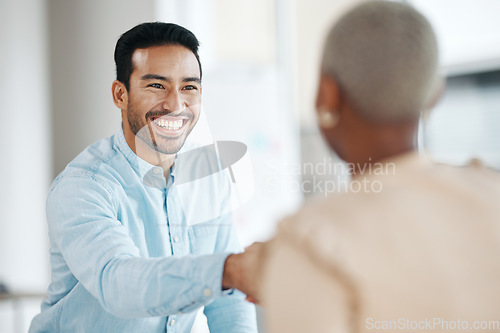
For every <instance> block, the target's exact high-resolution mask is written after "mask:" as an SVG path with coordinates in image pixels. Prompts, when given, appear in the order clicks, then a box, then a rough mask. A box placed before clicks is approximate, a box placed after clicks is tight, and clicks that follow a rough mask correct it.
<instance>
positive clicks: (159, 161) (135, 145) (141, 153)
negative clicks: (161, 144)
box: [125, 134, 176, 178]
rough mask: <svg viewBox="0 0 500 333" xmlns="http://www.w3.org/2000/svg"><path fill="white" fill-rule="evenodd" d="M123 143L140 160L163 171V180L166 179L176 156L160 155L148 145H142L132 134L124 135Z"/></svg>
mask: <svg viewBox="0 0 500 333" xmlns="http://www.w3.org/2000/svg"><path fill="white" fill-rule="evenodd" d="M125 141H127V144H128V146H129V147H130V149H131V150H132V151H133V152H134V153H135V154H136V155H137V156H138V157H140V158H141V159H143V160H144V161H146V162H148V163H149V164H151V165H156V166H159V167H161V168H162V169H163V173H164V175H165V178H168V175H169V172H170V168H171V167H172V165H173V164H174V161H175V156H176V154H162V153H160V152H158V151H157V150H155V149H153V148H151V147H150V146H149V145H147V144H146V143H144V142H143V141H142V140H140V139H136V136H135V135H133V134H130V135H125Z"/></svg>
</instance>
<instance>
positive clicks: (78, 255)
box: [47, 175, 228, 318]
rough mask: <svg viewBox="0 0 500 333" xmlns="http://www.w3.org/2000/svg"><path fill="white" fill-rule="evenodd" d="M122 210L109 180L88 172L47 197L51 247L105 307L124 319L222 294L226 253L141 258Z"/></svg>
mask: <svg viewBox="0 0 500 333" xmlns="http://www.w3.org/2000/svg"><path fill="white" fill-rule="evenodd" d="M118 214H119V212H118V206H117V203H116V199H115V198H114V197H113V195H112V194H111V191H110V190H109V189H108V188H107V186H106V183H105V182H102V181H99V179H96V178H90V177H88V176H86V175H79V176H69V177H65V178H64V179H62V180H60V181H59V182H58V183H57V185H55V187H54V188H53V189H52V191H51V193H50V194H49V197H48V200H47V218H48V223H49V234H50V238H51V240H52V244H53V245H54V247H55V248H54V249H52V250H53V251H59V252H60V253H61V255H62V257H63V258H64V261H65V263H66V264H67V265H68V267H69V269H70V271H71V274H73V275H74V276H75V277H76V279H77V280H78V281H79V282H81V283H82V285H83V286H84V287H85V289H86V290H87V291H89V292H90V293H91V294H92V295H93V296H94V297H95V298H96V299H97V300H98V301H99V303H100V304H101V305H102V306H103V308H104V309H105V310H106V311H108V312H110V313H111V314H113V315H116V316H120V317H126V318H131V317H145V316H167V315H170V314H176V313H179V312H188V311H193V310H195V309H196V308H198V307H200V306H203V305H206V304H207V303H209V302H210V301H212V300H214V299H216V298H218V297H219V296H220V295H221V294H222V290H221V284H222V282H221V281H222V271H223V267H224V263H225V260H226V257H227V255H228V253H217V254H213V255H205V256H199V257H183V258H177V257H162V258H145V257H141V254H140V253H139V249H138V248H137V247H136V246H135V244H134V243H133V241H132V240H131V239H130V237H129V236H128V233H129V230H127V227H126V226H124V225H122V224H121V222H120V221H119V219H118Z"/></svg>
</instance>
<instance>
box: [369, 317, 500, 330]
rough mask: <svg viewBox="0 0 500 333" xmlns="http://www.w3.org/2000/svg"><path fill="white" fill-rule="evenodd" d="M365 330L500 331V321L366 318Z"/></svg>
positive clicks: (439, 318)
mask: <svg viewBox="0 0 500 333" xmlns="http://www.w3.org/2000/svg"><path fill="white" fill-rule="evenodd" d="M365 328H366V329H367V330H374V331H377V332H379V331H384V330H393V331H394V330H401V331H405V332H407V331H438V332H446V331H454V332H455V331H464V330H466V331H475V330H499V329H500V320H462V319H453V320H449V319H445V318H442V317H434V318H424V319H421V320H414V319H409V318H403V317H401V318H397V319H393V320H376V319H374V318H366V320H365Z"/></svg>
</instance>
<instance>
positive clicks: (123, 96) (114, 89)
mask: <svg viewBox="0 0 500 333" xmlns="http://www.w3.org/2000/svg"><path fill="white" fill-rule="evenodd" d="M111 93H112V94H113V103H115V105H116V107H117V108H119V109H120V110H126V109H127V106H128V91H127V88H126V87H125V85H124V84H123V83H122V82H120V81H118V80H114V81H113V84H112V85H111Z"/></svg>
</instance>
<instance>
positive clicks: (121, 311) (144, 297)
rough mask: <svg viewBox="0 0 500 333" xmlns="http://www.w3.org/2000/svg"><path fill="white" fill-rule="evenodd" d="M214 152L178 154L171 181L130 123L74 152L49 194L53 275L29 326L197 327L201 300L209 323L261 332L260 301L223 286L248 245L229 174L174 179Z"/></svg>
mask: <svg viewBox="0 0 500 333" xmlns="http://www.w3.org/2000/svg"><path fill="white" fill-rule="evenodd" d="M184 156H188V154H186V155H184ZM207 159H209V158H207V157H206V156H203V154H196V155H193V154H192V156H191V158H187V159H184V160H183V161H184V162H181V161H178V160H176V162H175V163H174V166H173V168H172V169H171V172H170V177H169V179H168V180H167V179H165V177H164V174H163V170H162V169H161V168H160V167H156V166H153V165H150V164H148V163H147V162H145V161H144V160H142V159H140V158H138V157H137V155H135V153H134V152H133V151H132V150H131V149H130V148H129V146H128V144H127V142H126V141H125V138H124V136H123V132H122V130H120V131H119V132H118V133H117V134H115V135H113V136H112V137H110V138H108V139H103V140H100V141H98V142H96V143H95V144H93V145H91V146H90V147H88V148H87V149H86V150H84V151H83V152H82V153H81V154H80V155H79V156H78V157H76V158H75V159H74V160H73V161H72V162H71V163H70V164H69V165H68V166H67V167H66V169H65V170H64V171H63V172H62V173H61V174H60V175H59V176H58V177H57V178H56V179H55V181H54V183H53V184H52V187H51V190H50V193H49V196H48V199H47V220H48V224H49V238H50V262H51V267H52V281H51V284H50V286H49V288H48V297H47V299H46V300H44V302H43V304H42V308H41V313H40V314H38V315H37V316H36V317H35V318H34V319H33V321H32V324H31V327H30V332H52V333H54V332H71V333H75V332H92V333H96V332H104V333H112V332H120V333H123V332H148V333H152V332H169V333H170V332H179V333H180V332H186V333H189V332H190V330H191V327H192V325H193V322H194V319H195V315H196V310H197V309H199V308H200V307H202V306H205V309H204V313H205V315H206V316H207V319H208V324H209V327H210V331H211V332H220V333H230V332H256V331H257V328H256V320H255V308H254V306H253V305H252V304H250V303H248V302H246V301H245V300H244V295H243V294H242V293H240V292H238V291H236V290H230V291H222V290H221V284H222V272H223V267H224V262H225V259H226V257H227V256H228V254H229V253H230V252H238V251H240V246H239V242H238V240H237V236H236V234H235V230H234V228H233V226H232V223H231V222H232V221H231V214H230V209H228V207H230V202H229V200H230V187H231V183H230V180H229V181H228V176H227V173H225V172H223V171H224V170H223V171H221V172H215V173H213V174H212V175H209V176H207V177H203V178H201V179H196V178H197V177H195V176H193V177H191V178H192V179H191V181H185V180H184V182H183V183H182V184H176V173H180V172H182V175H183V176H182V178H183V179H186V178H189V175H190V174H193V175H195V174H196V173H197V172H198V173H199V171H200V168H202V169H203V170H204V171H206V170H205V169H206V168H210V163H208V162H209V161H207ZM225 171H226V172H227V170H225ZM204 174H210V172H208V173H207V172H205V173H204ZM186 175H187V176H186ZM179 178H181V177H180V176H179ZM179 183H180V181H179Z"/></svg>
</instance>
